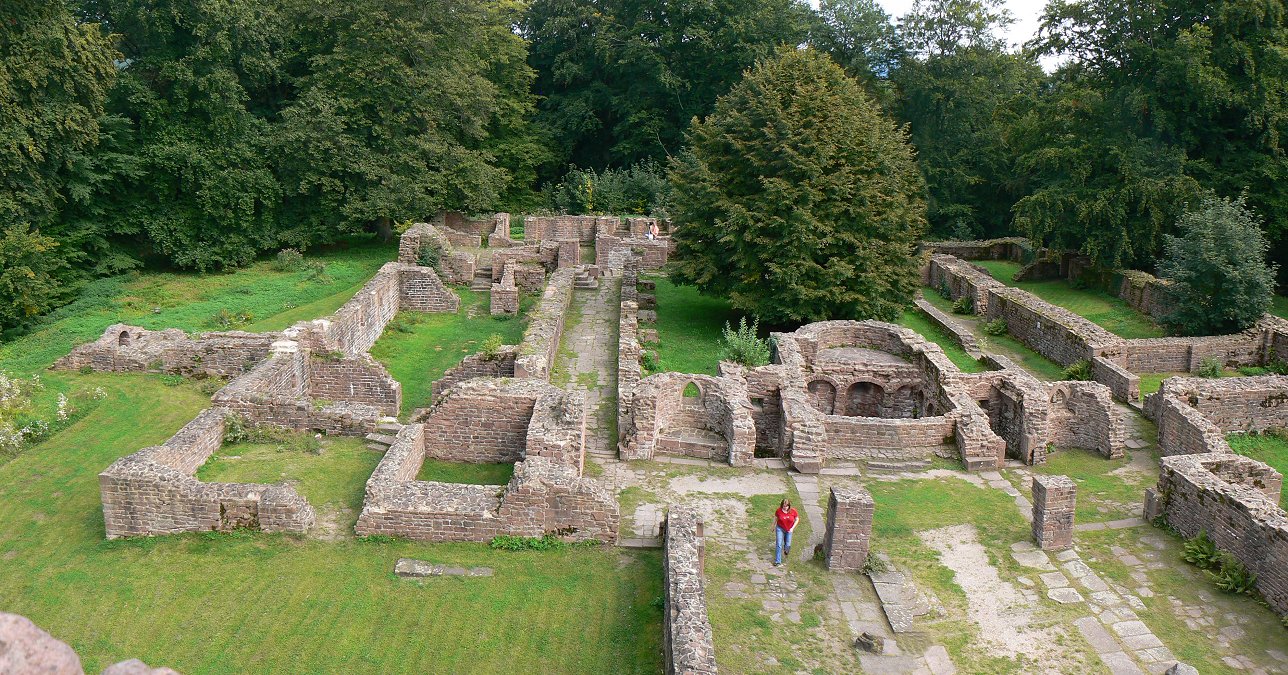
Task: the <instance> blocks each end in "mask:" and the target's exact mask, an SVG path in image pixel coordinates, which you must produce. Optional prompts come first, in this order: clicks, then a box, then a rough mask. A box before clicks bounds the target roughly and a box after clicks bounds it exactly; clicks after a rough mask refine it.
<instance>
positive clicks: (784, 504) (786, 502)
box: [778, 499, 792, 509]
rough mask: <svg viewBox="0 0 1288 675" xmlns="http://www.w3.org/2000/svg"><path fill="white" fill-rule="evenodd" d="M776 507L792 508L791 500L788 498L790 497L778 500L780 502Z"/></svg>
mask: <svg viewBox="0 0 1288 675" xmlns="http://www.w3.org/2000/svg"><path fill="white" fill-rule="evenodd" d="M778 508H780V509H790V508H792V500H790V499H784V500H783V501H782V502H780V503H779V504H778Z"/></svg>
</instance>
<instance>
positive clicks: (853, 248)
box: [671, 48, 925, 323]
mask: <svg viewBox="0 0 1288 675" xmlns="http://www.w3.org/2000/svg"><path fill="white" fill-rule="evenodd" d="M688 141H689V144H690V152H689V153H687V154H685V155H683V156H682V157H680V158H677V159H676V160H674V161H673V162H672V169H671V174H672V182H673V184H674V187H675V193H676V194H675V202H676V203H675V224H676V229H675V239H676V241H677V246H678V248H677V255H676V263H675V268H674V272H673V278H674V279H676V280H677V281H679V282H681V283H688V284H695V285H697V287H698V288H699V289H700V290H701V291H703V292H705V293H710V294H715V295H722V296H727V297H728V298H730V300H731V301H732V303H733V304H734V306H736V307H738V308H739V309H742V310H745V311H747V312H749V313H752V314H756V315H758V316H760V317H762V318H764V319H765V320H767V321H769V322H771V323H790V322H800V321H813V320H820V319H842V318H854V319H865V318H878V319H886V320H892V319H894V318H895V317H896V316H897V315H898V314H899V312H900V311H901V310H902V308H903V307H904V306H905V305H906V304H907V303H908V302H909V301H910V300H911V297H912V294H913V293H914V292H915V289H916V287H917V284H918V276H917V267H916V263H915V262H914V260H913V258H912V252H913V247H914V245H915V243H916V241H917V239H918V238H919V237H920V235H921V233H922V231H923V229H924V226H925V204H924V202H923V201H922V197H921V192H922V189H923V184H922V181H921V177H920V175H919V174H918V172H917V167H916V163H915V162H914V160H913V151H912V148H911V146H909V145H908V143H907V139H906V138H905V135H904V133H903V132H902V131H901V130H900V129H899V128H898V127H897V126H896V125H895V123H894V122H892V121H891V120H890V119H888V118H887V117H885V115H883V114H882V111H881V110H880V108H879V107H878V106H877V105H876V104H875V103H874V102H873V101H872V99H871V97H870V96H868V95H867V94H865V93H864V92H863V89H862V87H860V86H859V84H858V82H856V81H855V80H853V79H852V78H850V77H848V76H846V75H845V73H844V71H842V70H841V68H840V67H838V66H837V65H836V64H835V63H833V62H832V61H831V60H830V59H829V58H828V57H827V56H825V55H823V54H821V53H819V52H817V51H814V50H812V49H806V50H797V49H791V48H785V49H783V50H781V51H780V52H779V53H778V54H777V55H776V56H774V57H773V58H771V59H767V60H765V61H762V62H760V63H758V64H757V65H756V66H755V67H754V68H753V69H751V70H750V71H749V72H748V73H747V74H746V76H745V77H744V79H743V80H742V81H741V82H740V83H739V84H738V85H736V86H735V87H734V88H733V89H732V90H730V92H729V93H728V94H726V95H724V96H722V97H720V99H719V100H718V101H717V103H716V106H715V110H714V111H713V112H712V113H711V115H710V116H708V117H707V118H706V119H704V120H702V121H700V122H695V123H694V125H693V126H692V128H691V129H690V131H689V134H688Z"/></svg>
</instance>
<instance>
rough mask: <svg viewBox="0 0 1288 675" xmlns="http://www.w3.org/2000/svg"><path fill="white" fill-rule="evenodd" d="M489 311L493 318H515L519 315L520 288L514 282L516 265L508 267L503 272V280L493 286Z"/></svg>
mask: <svg viewBox="0 0 1288 675" xmlns="http://www.w3.org/2000/svg"><path fill="white" fill-rule="evenodd" d="M489 311H490V312H491V314H492V316H514V315H516V314H518V313H519V288H518V286H516V285H515V282H514V264H508V265H506V266H505V268H504V269H503V270H502V272H501V280H500V281H497V282H495V283H493V284H492V294H491V297H490V299H489Z"/></svg>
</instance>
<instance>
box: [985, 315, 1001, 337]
mask: <svg viewBox="0 0 1288 675" xmlns="http://www.w3.org/2000/svg"><path fill="white" fill-rule="evenodd" d="M980 328H981V329H982V330H983V331H984V333H985V334H986V335H1006V319H1000V318H999V319H993V320H992V321H986V322H985V323H984V325H983V326H980Z"/></svg>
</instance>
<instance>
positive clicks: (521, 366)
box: [514, 267, 576, 380]
mask: <svg viewBox="0 0 1288 675" xmlns="http://www.w3.org/2000/svg"><path fill="white" fill-rule="evenodd" d="M575 276H576V268H572V267H565V268H563V269H560V270H557V271H556V272H555V273H554V274H551V275H550V282H549V283H548V284H547V285H546V290H545V293H543V294H542V296H541V302H539V303H538V304H537V306H536V307H535V308H534V309H533V310H532V312H531V314H529V319H528V329H527V330H526V331H524V333H523V341H522V342H521V343H520V344H519V357H518V358H517V359H516V360H515V364H514V376H515V377H517V378H534V379H538V380H549V379H550V370H551V368H553V367H554V362H555V356H556V354H558V352H559V340H560V338H561V337H563V329H564V320H565V318H566V317H567V315H568V307H569V305H571V304H572V285H573V279H574V278H575Z"/></svg>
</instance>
